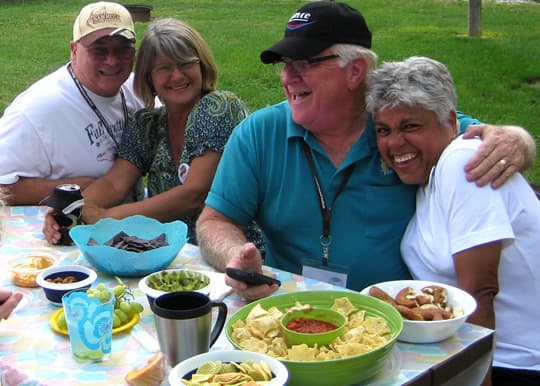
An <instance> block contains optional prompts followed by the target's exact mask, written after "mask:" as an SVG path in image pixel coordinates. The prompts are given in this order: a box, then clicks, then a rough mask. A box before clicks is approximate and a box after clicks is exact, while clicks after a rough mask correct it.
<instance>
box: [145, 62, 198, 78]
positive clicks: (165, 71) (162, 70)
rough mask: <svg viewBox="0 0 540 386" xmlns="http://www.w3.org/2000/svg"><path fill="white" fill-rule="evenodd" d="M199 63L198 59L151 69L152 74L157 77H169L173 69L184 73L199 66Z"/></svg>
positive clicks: (161, 65)
mask: <svg viewBox="0 0 540 386" xmlns="http://www.w3.org/2000/svg"><path fill="white" fill-rule="evenodd" d="M200 62H201V60H200V59H193V60H190V61H188V62H176V63H174V64H160V65H158V66H156V67H154V68H153V69H152V74H155V75H159V76H169V75H171V74H172V73H173V72H174V70H175V69H179V70H180V71H186V70H189V69H191V68H193V66H195V65H196V64H199V63H200Z"/></svg>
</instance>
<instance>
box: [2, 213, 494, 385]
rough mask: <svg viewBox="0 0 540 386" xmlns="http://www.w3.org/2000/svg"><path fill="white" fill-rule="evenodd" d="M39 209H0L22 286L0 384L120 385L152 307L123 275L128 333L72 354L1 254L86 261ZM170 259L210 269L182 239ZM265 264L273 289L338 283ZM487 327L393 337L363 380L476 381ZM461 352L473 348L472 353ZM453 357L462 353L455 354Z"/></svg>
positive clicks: (145, 338)
mask: <svg viewBox="0 0 540 386" xmlns="http://www.w3.org/2000/svg"><path fill="white" fill-rule="evenodd" d="M46 210H47V209H46V208H44V207H35V206H30V207H6V208H1V209H0V216H1V218H0V220H1V222H2V233H1V239H0V266H3V269H2V270H1V273H0V286H2V287H9V288H11V289H13V290H17V291H21V292H23V293H24V297H23V300H22V301H21V303H20V304H19V306H18V307H17V309H16V310H15V312H14V313H13V314H12V315H11V317H10V318H9V319H8V320H3V321H1V322H0V385H1V386H37V385H49V386H63V385H66V386H74V385H123V384H125V382H124V377H125V375H126V374H127V373H128V372H129V371H130V370H131V369H132V368H134V367H137V366H140V365H141V364H144V363H145V362H146V361H147V360H148V359H149V358H150V357H151V356H152V355H153V354H154V352H156V350H159V346H158V344H157V339H156V331H155V327H154V320H153V315H152V312H151V311H150V307H149V306H148V302H147V300H146V297H145V296H144V295H143V294H142V293H141V292H140V291H139V290H138V288H137V282H138V279H126V280H125V281H126V282H127V284H128V285H129V286H130V287H131V289H132V291H133V293H134V295H135V297H136V299H137V301H139V302H140V303H141V304H143V305H144V312H143V313H142V315H141V319H140V321H139V323H138V324H137V325H136V326H135V327H134V328H133V329H131V331H129V332H127V333H123V334H118V335H114V338H113V346H112V354H111V357H110V359H108V360H107V361H104V362H101V363H92V364H81V363H79V362H77V361H75V360H74V359H73V357H72V355H71V352H70V347H69V340H68V337H67V336H64V335H60V334H58V333H56V332H54V331H53V330H52V329H51V327H50V325H49V319H50V317H51V315H52V314H53V313H54V311H56V310H57V307H55V306H53V305H52V304H50V303H49V302H48V301H47V299H46V298H45V296H44V294H43V292H42V290H41V289H40V288H19V287H16V286H15V285H13V284H12V283H11V281H10V277H9V274H8V269H7V261H8V260H9V259H10V258H11V257H14V256H16V255H19V254H22V253H28V252H32V253H35V252H39V251H42V252H45V253H49V254H52V255H54V256H55V257H56V258H57V259H58V261H59V264H72V263H76V264H82V265H88V266H89V264H88V262H87V261H86V260H85V259H84V258H83V257H82V256H81V254H80V253H79V250H78V249H77V248H76V247H74V246H69V247H66V246H52V245H49V244H48V243H47V242H46V241H45V240H44V237H43V235H42V233H41V228H42V223H43V214H44V213H45V212H46ZM171 267H175V268H176V267H182V268H190V269H208V270H211V268H210V267H208V265H206V264H205V262H204V261H203V260H202V259H201V257H200V255H199V251H198V248H197V247H195V246H193V245H189V244H188V245H186V246H185V247H184V248H183V249H182V250H181V251H180V253H179V254H178V256H177V257H176V259H175V260H174V262H173V263H172V264H171ZM266 269H267V270H268V271H272V272H274V273H276V274H277V275H278V278H279V279H280V280H281V281H282V283H283V284H282V287H281V289H280V291H279V293H283V292H293V291H302V290H315V289H316V290H320V289H334V290H335V289H338V288H337V287H334V286H331V285H329V284H326V283H321V282H318V281H314V280H310V279H306V278H304V277H302V276H299V275H294V274H291V273H288V272H284V271H280V270H275V269H270V268H266ZM114 280H115V279H114V278H113V277H110V276H107V275H104V274H101V273H99V272H98V281H102V282H105V283H112V282H113V281H114ZM224 288H226V287H224ZM224 295H227V291H225V290H224V291H223V293H221V294H216V296H218V297H220V296H224ZM211 296H212V294H211ZM225 302H226V304H227V306H228V308H229V313H230V314H232V313H233V312H234V311H235V310H237V309H238V308H239V307H241V306H243V305H244V304H245V303H244V302H243V301H242V299H241V298H240V297H238V296H237V295H235V294H230V295H229V296H227V297H226V299H225ZM492 333H493V332H492V331H491V330H488V329H484V328H481V327H478V326H474V325H471V324H465V325H464V326H463V327H462V328H461V329H460V330H459V332H458V333H457V334H456V335H455V336H454V337H452V338H450V339H448V340H446V341H444V342H441V343H437V344H424V345H414V344H405V343H400V342H398V344H397V345H396V348H395V349H394V350H393V352H392V354H391V355H390V358H389V360H388V361H387V363H386V365H385V367H384V369H383V370H382V371H381V372H380V373H379V374H378V375H377V376H376V377H375V378H373V379H370V380H369V381H368V382H366V384H372V385H401V384H414V383H415V382H417V383H418V384H430V383H425V382H428V381H429V382H432V381H433V380H434V379H435V378H437V377H440V378H441V379H442V380H443V381H444V380H445V378H447V377H449V376H448V375H445V372H446V373H447V372H448V371H450V372H452V374H451V376H452V377H453V378H452V379H451V380H450V382H449V383H447V384H456V385H465V384H466V383H469V384H475V383H474V382H476V384H478V382H477V379H480V378H481V377H482V372H483V371H484V370H485V367H486V365H487V364H488V363H489V357H490V354H491V349H490V348H479V343H480V342H482V341H483V342H484V346H486V345H485V341H486V339H491V338H492ZM224 348H231V345H230V343H229V342H228V341H227V339H226V337H225V336H224V334H222V336H220V338H219V339H218V341H217V342H216V344H215V345H214V346H213V347H212V350H220V349H224ZM479 350H480V351H479ZM468 354H471V355H473V354H474V355H473V356H472V357H471V356H468ZM461 357H463V358H461ZM478 357H480V361H479V364H478V365H477V366H476V367H475V366H470V365H471V363H470V362H471V359H470V358H474V359H477V358H478ZM457 358H461V359H460V360H459V361H458V360H457ZM456 366H457V367H456ZM467 367H470V368H469V370H467V371H465V372H463V373H461V374H459V373H460V372H462V371H463V370H466V368H467ZM443 370H444V371H443ZM456 374H458V375H457V376H456ZM165 384H167V382H164V385H165Z"/></svg>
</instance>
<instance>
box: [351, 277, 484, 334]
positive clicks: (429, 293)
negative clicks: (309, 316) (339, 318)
mask: <svg viewBox="0 0 540 386" xmlns="http://www.w3.org/2000/svg"><path fill="white" fill-rule="evenodd" d="M361 293H362V294H364V295H370V296H374V297H377V298H379V299H381V300H384V301H386V302H388V303H390V304H392V305H393V306H394V307H395V308H396V309H397V310H398V311H399V312H400V313H401V315H402V316H403V330H402V331H401V334H400V335H399V337H398V340H399V341H402V342H409V343H433V342H440V341H442V340H445V339H447V338H449V337H451V336H452V335H454V334H455V332H456V331H457V330H458V329H459V328H460V327H461V326H462V325H463V323H465V321H466V319H467V317H469V315H471V314H472V313H473V312H474V310H475V309H476V301H475V300H474V298H473V297H472V296H471V295H469V294H468V293H467V292H465V291H463V290H461V289H459V288H456V287H453V286H451V285H448V284H441V283H436V282H432V281H423V280H395V281H387V282H383V283H377V284H374V285H372V286H369V287H367V288H364V289H363V290H362V291H361Z"/></svg>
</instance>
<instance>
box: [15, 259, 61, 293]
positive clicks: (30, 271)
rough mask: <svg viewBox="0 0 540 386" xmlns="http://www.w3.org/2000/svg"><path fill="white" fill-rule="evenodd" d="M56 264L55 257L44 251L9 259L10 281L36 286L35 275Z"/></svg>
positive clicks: (21, 285) (16, 283)
mask: <svg viewBox="0 0 540 386" xmlns="http://www.w3.org/2000/svg"><path fill="white" fill-rule="evenodd" d="M55 264H56V258H55V257H54V256H52V255H48V254H45V253H41V252H39V253H29V254H26V255H22V256H18V257H15V258H13V259H11V260H9V262H8V265H9V270H10V276H11V281H12V282H13V284H15V285H18V286H19V287H37V286H38V284H37V283H36V278H37V276H38V275H39V274H40V273H41V272H42V271H43V270H45V269H47V268H49V267H52V266H54V265H55Z"/></svg>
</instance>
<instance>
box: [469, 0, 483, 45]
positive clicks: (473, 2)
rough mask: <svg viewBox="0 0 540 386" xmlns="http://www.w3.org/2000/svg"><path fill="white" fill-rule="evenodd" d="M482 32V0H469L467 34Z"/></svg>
mask: <svg viewBox="0 0 540 386" xmlns="http://www.w3.org/2000/svg"><path fill="white" fill-rule="evenodd" d="M481 34H482V0H469V36H475V37H479V36H480V35H481Z"/></svg>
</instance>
